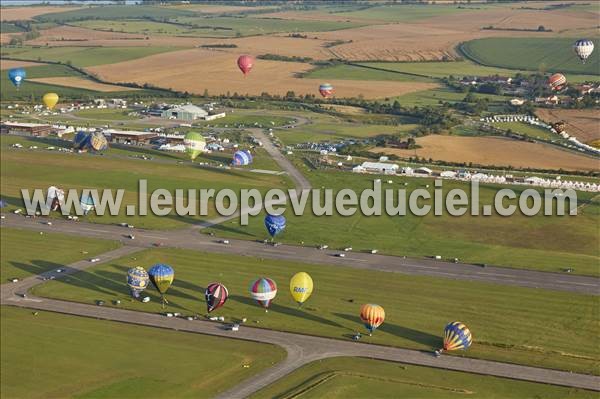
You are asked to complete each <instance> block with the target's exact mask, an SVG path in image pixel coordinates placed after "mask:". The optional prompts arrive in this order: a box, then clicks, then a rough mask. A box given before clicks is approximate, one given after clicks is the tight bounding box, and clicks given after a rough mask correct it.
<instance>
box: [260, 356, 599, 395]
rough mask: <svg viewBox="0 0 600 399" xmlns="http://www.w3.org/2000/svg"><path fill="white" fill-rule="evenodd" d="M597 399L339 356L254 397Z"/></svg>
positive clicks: (562, 390)
mask: <svg viewBox="0 0 600 399" xmlns="http://www.w3.org/2000/svg"><path fill="white" fill-rule="evenodd" d="M374 392H377V397H378V398H390V399H391V398H398V397H402V398H427V399H436V398H440V399H442V398H443V399H446V398H464V397H465V396H467V397H469V396H471V397H474V398H479V399H484V398H515V399H527V398H530V399H534V398H546V399H551V398H557V399H558V398H560V399H565V398H589V399H592V398H595V397H596V394H595V393H593V392H591V391H585V390H580V389H572V388H563V387H557V386H552V385H546V384H535V383H531V382H524V381H515V380H510V379H508V378H498V377H490V376H482V375H473V374H468V373H460V372H456V371H448V370H441V369H434V368H429V367H420V366H413V365H408V364H401V363H393V362H386V361H380V360H374V359H364V358H353V357H339V358H332V359H324V360H319V361H315V362H313V363H310V364H307V365H306V366H303V367H301V368H300V369H297V370H295V371H293V372H292V373H291V374H288V375H287V376H286V377H285V378H284V379H281V380H279V381H277V382H275V383H273V384H271V385H270V386H268V387H266V388H264V389H262V390H260V391H258V392H256V393H255V394H254V395H252V396H251V397H250V398H251V399H262V398H265V399H266V398H290V397H296V395H297V396H301V397H302V398H307V399H310V398H315V399H316V398H330V399H336V398H339V399H342V398H371V397H373V394H374Z"/></svg>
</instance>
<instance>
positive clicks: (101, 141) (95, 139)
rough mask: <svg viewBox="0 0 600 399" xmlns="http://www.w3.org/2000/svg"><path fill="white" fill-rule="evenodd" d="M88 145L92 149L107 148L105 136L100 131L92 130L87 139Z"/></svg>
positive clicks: (100, 149) (101, 149)
mask: <svg viewBox="0 0 600 399" xmlns="http://www.w3.org/2000/svg"><path fill="white" fill-rule="evenodd" d="M87 142H88V147H89V148H90V149H91V150H94V151H104V150H106V149H107V148H108V141H107V140H106V136H104V134H102V133H101V132H94V133H92V134H91V135H90V137H89V138H88V140H87Z"/></svg>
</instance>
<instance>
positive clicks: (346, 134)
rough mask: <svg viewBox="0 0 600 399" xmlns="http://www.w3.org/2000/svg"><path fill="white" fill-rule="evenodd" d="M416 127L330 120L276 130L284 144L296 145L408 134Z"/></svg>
mask: <svg viewBox="0 0 600 399" xmlns="http://www.w3.org/2000/svg"><path fill="white" fill-rule="evenodd" d="M415 127H416V125H414V124H406V125H400V126H389V125H362V124H356V123H343V122H329V123H313V124H309V125H302V126H298V127H296V128H294V129H282V130H277V131H276V132H275V136H277V137H278V138H279V139H280V140H281V141H282V142H283V143H284V144H286V145H294V144H298V143H306V142H319V141H331V142H335V141H338V140H343V139H352V138H356V139H361V138H368V137H374V136H377V135H380V134H407V132H408V131H409V130H412V129H414V128H415Z"/></svg>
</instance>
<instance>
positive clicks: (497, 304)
mask: <svg viewBox="0 0 600 399" xmlns="http://www.w3.org/2000/svg"><path fill="white" fill-rule="evenodd" d="M349 257H351V255H349ZM159 262H160V263H167V264H169V265H171V266H172V267H173V268H174V270H175V281H174V283H173V285H172V286H171V288H170V289H169V291H168V292H167V298H168V300H169V306H168V307H167V311H172V312H173V311H174V312H182V313H183V314H205V313H206V304H205V302H204V300H203V297H204V289H205V287H206V285H207V284H208V283H210V282H213V281H219V282H221V283H223V284H225V286H226V287H227V288H228V290H229V295H230V296H229V300H228V301H227V303H226V304H225V306H224V307H223V308H221V309H219V310H217V311H215V312H213V314H211V315H214V316H224V317H226V320H227V321H230V320H235V319H241V318H243V317H246V318H247V319H248V322H247V326H249V327H247V326H244V327H242V328H250V327H257V328H269V329H275V330H284V331H292V332H298V333H303V334H312V335H320V336H326V337H332V338H336V339H350V337H351V335H352V334H353V333H355V332H356V331H361V332H363V333H365V332H366V331H365V328H364V326H363V325H362V323H361V321H360V318H359V310H360V306H361V305H362V304H364V303H377V304H379V305H381V306H383V307H384V309H385V311H386V320H385V323H384V324H383V325H382V326H381V327H380V328H379V329H378V330H377V331H375V333H374V334H373V336H372V337H368V336H365V337H364V338H363V340H362V341H363V342H366V343H375V344H381V345H390V346H399V347H406V348H413V349H419V350H433V349H437V348H439V347H440V346H441V345H442V331H443V329H444V326H445V325H446V323H448V322H450V321H454V320H460V321H462V322H464V323H466V324H467V325H468V326H469V328H470V329H471V331H472V332H473V337H474V342H475V343H474V345H473V346H472V348H471V349H470V350H469V351H467V352H465V353H462V352H459V353H456V355H464V356H472V357H476V358H485V359H494V360H500V361H507V362H513V363H522V364H528V365H534V366H538V367H551V368H556V369H563V370H573V371H578V372H584V373H596V374H597V373H598V372H599V370H598V359H599V355H600V349H599V348H600V345H599V343H600V337H599V336H598V334H597V327H598V320H597V317H596V315H597V314H598V311H599V309H600V308H599V306H600V303H599V301H598V298H597V297H595V296H586V295H576V294H572V293H565V292H553V291H545V290H536V289H526V288H518V287H508V286H502V285H494V284H484V283H475V282H467V281H457V280H451V279H443V278H432V277H418V276H408V275H403V274H396V273H386V272H375V271H366V270H357V269H351V268H341V267H335V266H325V265H314V264H304V263H298V262H293V261H278V260H271V259H258V258H253V257H249V256H233V255H219V254H213V253H203V252H196V251H189V250H178V249H166V248H163V249H150V250H147V251H144V252H142V253H138V254H136V256H135V258H130V257H125V258H121V259H118V260H115V261H113V262H110V263H107V264H102V265H99V266H95V267H93V268H91V269H88V270H86V271H84V272H80V273H77V274H75V275H72V276H68V277H66V278H65V279H64V280H61V281H58V280H55V281H51V282H49V283H46V284H43V285H40V286H37V287H36V288H35V289H34V293H35V295H38V296H46V297H52V298H60V299H65V300H69V301H77V302H83V303H90V304H91V303H95V301H97V300H104V301H106V304H107V305H108V306H112V305H111V301H112V300H115V299H120V300H121V305H120V306H121V307H125V308H128V309H134V310H139V311H145V312H163V311H164V310H163V309H162V308H161V305H160V298H159V296H158V295H157V292H156V291H155V290H154V289H148V290H147V291H145V292H144V294H143V295H148V296H150V298H151V301H150V302H149V303H141V302H139V301H132V300H131V299H130V297H129V290H128V287H127V285H126V284H125V275H126V272H127V270H128V268H130V267H133V266H143V267H145V268H149V267H151V266H152V265H153V264H155V263H159ZM299 271H305V272H307V273H309V274H310V275H311V276H312V278H313V280H314V284H315V289H314V292H313V294H312V296H311V297H310V299H309V300H308V301H307V302H306V303H305V304H304V305H303V307H302V308H300V307H298V304H296V303H295V302H294V301H293V300H292V298H291V295H290V294H289V280H290V278H291V277H292V275H294V274H295V273H297V272H299ZM260 276H267V277H270V278H272V279H273V280H274V281H275V282H276V283H277V284H278V287H279V291H278V294H277V297H276V298H275V300H274V302H273V304H272V305H271V307H270V309H269V312H268V313H265V311H264V309H263V308H261V307H260V306H258V305H257V304H256V303H255V302H254V301H253V300H252V299H251V297H250V295H249V294H248V286H249V285H250V283H251V282H252V281H254V280H255V279H257V278H258V277H260ZM566 332H568V333H566Z"/></svg>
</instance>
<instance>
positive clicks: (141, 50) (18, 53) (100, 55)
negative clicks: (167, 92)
mask: <svg viewBox="0 0 600 399" xmlns="http://www.w3.org/2000/svg"><path fill="white" fill-rule="evenodd" d="M179 49H180V48H178V47H158V46H144V47H66V46H65V47H63V46H59V47H29V46H25V47H3V48H2V51H1V52H0V54H1V55H2V56H3V57H12V58H18V59H23V60H31V61H52V62H62V63H65V64H68V63H71V64H72V65H74V66H77V67H89V66H96V65H104V64H114V63H117V62H123V61H129V60H134V59H136V58H142V57H148V56H150V55H154V54H159V53H164V52H167V51H175V50H179Z"/></svg>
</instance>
